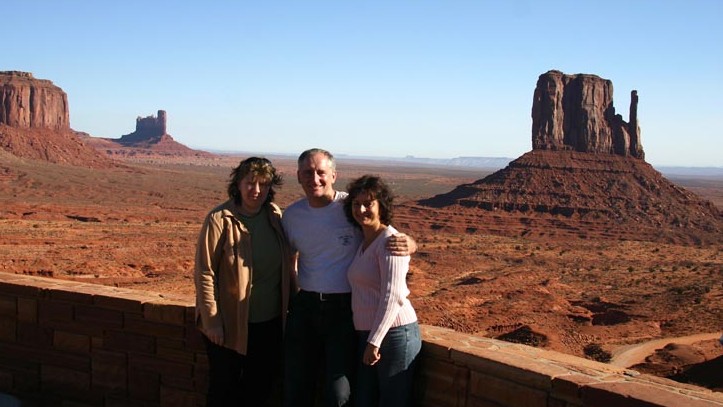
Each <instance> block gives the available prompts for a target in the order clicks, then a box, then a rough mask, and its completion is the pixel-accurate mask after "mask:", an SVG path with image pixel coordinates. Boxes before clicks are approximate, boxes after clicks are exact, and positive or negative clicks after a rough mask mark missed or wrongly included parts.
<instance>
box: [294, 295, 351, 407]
mask: <svg viewBox="0 0 723 407" xmlns="http://www.w3.org/2000/svg"><path fill="white" fill-rule="evenodd" d="M284 352H285V355H284V361H285V364H284V406H286V407H311V406H313V405H315V404H314V403H315V398H316V394H317V378H318V377H319V373H320V372H321V371H323V372H324V375H323V377H324V386H323V393H324V404H323V405H324V406H328V407H331V406H334V407H338V406H346V405H348V404H347V403H349V400H350V398H351V385H352V383H353V382H354V379H353V376H354V374H355V370H356V364H355V360H354V359H355V353H356V331H355V330H354V321H353V320H352V314H351V294H336V295H334V296H332V297H331V298H329V299H322V298H321V297H319V295H318V294H314V293H309V292H305V291H301V292H299V293H298V294H297V295H296V296H295V297H294V298H293V299H292V305H291V310H290V311H289V315H288V316H287V318H286V334H285V337H284ZM321 361H323V362H324V365H323V366H322V365H321V363H320V362H321Z"/></svg>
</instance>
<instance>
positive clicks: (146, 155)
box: [84, 110, 215, 160]
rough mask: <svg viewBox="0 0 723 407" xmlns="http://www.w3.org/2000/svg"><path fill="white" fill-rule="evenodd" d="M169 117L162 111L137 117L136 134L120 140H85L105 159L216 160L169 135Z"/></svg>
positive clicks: (90, 138) (95, 138) (93, 138)
mask: <svg viewBox="0 0 723 407" xmlns="http://www.w3.org/2000/svg"><path fill="white" fill-rule="evenodd" d="M167 120H168V116H167V114H166V111H165V110H159V111H158V115H157V116H153V115H151V116H146V117H141V116H138V117H137V118H136V130H135V131H134V132H133V133H129V134H126V135H123V136H121V138H118V139H114V138H98V137H85V138H84V141H85V142H86V143H88V144H90V145H91V146H93V147H95V148H96V149H97V150H98V151H101V152H104V153H105V154H106V155H108V156H111V157H115V158H121V159H126V158H128V159H143V160H147V159H156V158H157V159H167V158H174V157H175V158H180V157H186V158H194V159H195V158H202V159H206V158H213V157H215V155H214V154H211V153H208V152H206V151H200V150H194V149H192V148H189V147H186V146H185V145H183V144H181V143H179V142H177V141H176V140H174V139H173V137H172V136H171V135H170V134H168V132H167V131H166V124H167Z"/></svg>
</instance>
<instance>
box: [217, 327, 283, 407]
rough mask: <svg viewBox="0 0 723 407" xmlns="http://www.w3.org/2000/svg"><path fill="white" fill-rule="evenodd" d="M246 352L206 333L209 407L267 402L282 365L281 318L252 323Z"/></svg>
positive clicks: (254, 406) (252, 405) (237, 406)
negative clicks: (225, 345) (222, 343)
mask: <svg viewBox="0 0 723 407" xmlns="http://www.w3.org/2000/svg"><path fill="white" fill-rule="evenodd" d="M248 330H249V338H248V347H247V348H246V355H241V354H239V353H237V352H236V351H234V350H231V349H229V348H224V347H223V346H219V345H216V344H214V343H212V342H211V341H210V340H208V338H206V336H204V337H203V339H204V342H205V343H206V353H207V355H208V366H209V379H208V394H207V398H206V406H207V407H221V406H233V407H240V406H249V407H260V406H264V405H266V404H265V403H267V401H268V400H269V398H270V396H271V392H272V390H273V386H274V384H275V382H276V380H277V377H278V374H279V373H280V367H281V318H275V319H272V320H271V321H267V322H260V323H253V324H249V327H248Z"/></svg>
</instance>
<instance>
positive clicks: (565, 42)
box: [0, 0, 723, 166]
mask: <svg viewBox="0 0 723 407" xmlns="http://www.w3.org/2000/svg"><path fill="white" fill-rule="evenodd" d="M2 14H3V21H2V24H0V38H3V46H2V49H0V70H21V71H29V72H32V73H33V74H34V75H35V77H37V78H41V79H49V80H51V81H53V82H54V83H55V84H56V85H58V86H60V87H61V88H62V89H63V90H64V91H65V92H66V93H67V94H68V101H69V104H70V120H71V126H72V127H73V128H74V129H76V130H79V131H85V132H88V133H90V134H91V135H93V136H97V137H111V138H118V137H120V136H121V135H123V134H126V133H130V132H132V131H133V130H134V129H135V119H136V117H138V116H149V115H155V114H156V112H157V111H158V110H159V109H162V110H166V111H167V114H168V132H169V133H170V134H171V135H172V136H173V137H174V138H175V139H176V140H177V141H179V142H181V143H183V144H186V145H188V146H191V147H195V148H206V149H221V150H234V151H250V152H260V153H292V154H298V153H299V152H301V151H302V150H304V149H306V148H309V147H322V148H327V149H329V150H331V151H332V152H334V153H336V154H353V155H376V156H395V157H400V156H405V155H414V156H417V157H433V158H451V157H458V156H484V157H510V158H516V157H518V156H520V155H522V154H523V153H525V152H527V151H529V150H531V125H532V121H531V118H530V112H531V107H532V94H533V91H534V88H535V84H536V82H537V78H538V76H539V75H540V74H542V73H544V72H546V71H548V70H550V69H558V70H561V71H563V72H564V73H568V74H574V73H589V74H596V75H598V76H601V77H603V78H605V79H610V80H612V82H613V85H614V90H615V94H614V104H615V107H616V110H617V112H618V113H621V114H622V115H623V118H624V119H625V120H628V119H629V118H628V108H629V103H630V91H631V90H633V89H636V90H637V91H638V94H639V96H640V104H639V111H638V112H639V113H638V115H639V120H640V126H641V131H642V143H643V147H644V149H645V152H646V159H647V161H648V162H650V163H652V164H653V165H685V166H723V137H721V136H723V134H722V133H723V1H719V0H710V1H703V0H685V1H684V0H680V1H672V0H671V1H666V0H654V1H651V0H624V1H617V0H609V1H554V0H553V1H503V0H499V1H452V0H450V1H441V0H440V1H425V0H417V1H395V0H387V1H342V0H336V1H331V0H330V1H303V0H300V1H253V2H252V1H208V2H200V1H193V2H191V1H189V2H182V1H128V0H124V1H83V0H69V1H57V0H52V1H33V0H24V1H8V2H5V4H3V6H2Z"/></svg>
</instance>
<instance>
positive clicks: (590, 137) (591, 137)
mask: <svg viewBox="0 0 723 407" xmlns="http://www.w3.org/2000/svg"><path fill="white" fill-rule="evenodd" d="M532 118H533V125H532V146H533V150H532V151H530V152H528V153H526V154H524V155H523V156H521V157H519V158H517V159H516V160H514V161H512V162H511V163H510V164H509V165H508V166H507V167H506V168H504V169H502V170H500V171H497V172H495V173H493V174H491V175H489V176H487V177H485V178H483V179H480V180H477V181H475V182H473V183H470V184H464V185H459V186H458V187H456V188H455V189H454V190H452V191H450V192H448V193H446V194H440V195H437V196H435V197H432V198H429V199H423V200H420V201H418V202H417V204H418V205H420V206H423V207H425V209H424V210H421V209H420V210H417V211H416V212H415V209H414V208H412V212H413V213H415V215H414V216H415V221H416V222H420V221H422V219H420V216H422V215H421V214H427V216H428V217H429V222H431V223H432V224H431V227H432V228H433V229H435V228H436V229H444V228H451V229H460V228H463V229H464V230H465V231H467V232H469V233H474V232H478V231H479V232H487V233H496V231H506V232H505V233H509V232H510V231H514V230H517V233H518V234H519V235H524V236H535V235H538V236H543V235H544V236H553V235H554V236H576V237H585V238H612V239H641V240H654V241H655V240H663V241H673V242H688V243H704V242H708V243H711V242H716V243H720V241H721V236H723V218H721V214H720V212H719V211H718V209H717V208H716V207H715V205H713V204H712V203H710V202H708V201H705V200H703V199H701V198H699V197H698V196H696V195H695V194H693V193H691V192H690V191H687V190H685V189H683V188H680V187H678V186H676V185H675V184H673V183H672V182H670V181H668V180H667V179H665V178H664V177H663V176H662V175H661V174H660V173H659V172H657V171H655V169H654V168H653V167H652V166H651V165H650V164H648V163H647V162H645V160H644V154H643V148H642V145H641V144H640V130H639V128H638V119H637V93H636V92H635V91H633V92H632V100H631V106H630V122H629V123H626V122H624V121H623V120H622V118H621V117H620V115H616V114H615V110H614V108H613V103H612V83H611V82H610V81H609V80H605V79H601V78H599V77H598V76H595V75H585V74H579V75H565V74H563V73H562V72H559V71H549V72H547V73H545V74H543V75H541V76H540V78H539V80H538V83H537V88H536V89H535V94H534V101H533V107H532ZM449 209H453V210H454V213H455V215H456V216H455V217H452V218H449V217H448V218H445V217H444V216H441V214H442V213H443V212H445V213H449ZM440 210H442V211H443V212H440ZM411 224H412V222H411V221H410V225H411ZM402 226H405V225H402Z"/></svg>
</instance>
